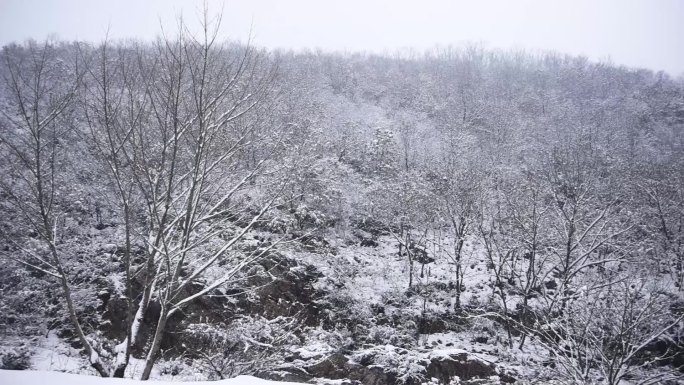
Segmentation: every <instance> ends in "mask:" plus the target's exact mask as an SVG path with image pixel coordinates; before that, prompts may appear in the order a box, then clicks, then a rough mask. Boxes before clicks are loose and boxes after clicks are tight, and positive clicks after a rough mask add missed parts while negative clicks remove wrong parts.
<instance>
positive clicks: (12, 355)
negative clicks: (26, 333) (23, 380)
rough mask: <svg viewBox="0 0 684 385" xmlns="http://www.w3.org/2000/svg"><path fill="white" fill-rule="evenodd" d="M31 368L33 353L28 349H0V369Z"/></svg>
mask: <svg viewBox="0 0 684 385" xmlns="http://www.w3.org/2000/svg"><path fill="white" fill-rule="evenodd" d="M30 367H31V351H30V350H29V349H28V348H26V347H3V348H0V369H6V370H26V369H28V368H30Z"/></svg>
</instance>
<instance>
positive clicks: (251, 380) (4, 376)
mask: <svg viewBox="0 0 684 385" xmlns="http://www.w3.org/2000/svg"><path fill="white" fill-rule="evenodd" d="M46 382H48V383H49V384H50V385H140V384H142V382H141V381H138V380H133V379H130V378H125V379H120V378H102V377H96V376H86V375H79V374H71V373H61V372H48V371H36V370H0V384H3V385H43V384H45V383H46ZM152 383H153V384H154V385H164V384H178V383H179V382H171V381H152ZM182 384H183V385H273V384H277V385H295V383H293V382H277V381H268V380H262V379H260V378H256V377H252V376H238V377H235V378H231V379H228V380H221V381H191V382H182Z"/></svg>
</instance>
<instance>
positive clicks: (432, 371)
mask: <svg viewBox="0 0 684 385" xmlns="http://www.w3.org/2000/svg"><path fill="white" fill-rule="evenodd" d="M495 375H497V373H496V367H495V366H494V365H493V364H488V363H485V362H482V361H480V360H475V359H469V358H468V354H467V353H457V354H452V355H449V356H446V357H434V358H432V359H431V360H430V364H429V365H428V367H427V376H428V378H437V379H438V380H439V381H440V382H441V383H444V384H448V383H450V382H451V380H452V379H453V378H454V377H458V378H460V379H461V380H470V379H472V378H487V377H490V376H495Z"/></svg>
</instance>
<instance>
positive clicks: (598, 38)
mask: <svg viewBox="0 0 684 385" xmlns="http://www.w3.org/2000/svg"><path fill="white" fill-rule="evenodd" d="M208 3H209V7H210V9H212V10H216V11H220V10H221V9H222V8H223V9H224V21H223V28H222V30H221V33H222V35H223V36H225V37H226V38H231V39H240V40H244V39H245V38H246V36H247V35H248V34H249V30H250V26H252V29H253V35H254V37H255V42H256V44H257V45H260V46H265V47H269V48H276V47H277V48H296V49H299V48H323V49H325V50H348V51H355V50H365V51H374V52H392V51H394V50H396V49H402V48H417V49H425V48H432V47H435V46H437V45H439V46H445V45H450V44H451V45H460V44H463V43H465V42H478V43H484V45H485V46H487V47H492V48H525V49H530V50H537V49H542V50H545V49H553V50H556V51H560V52H563V53H571V54H582V55H586V56H588V57H590V58H592V59H594V60H606V59H610V60H611V61H612V62H613V63H616V64H624V65H627V66H630V67H646V68H651V69H654V70H665V71H667V72H669V73H670V74H672V75H675V76H677V75H680V74H684V0H562V1H561V0H558V1H555V0H536V1H535V0H519V1H514V0H510V1H506V0H485V1H483V0H470V1H446V0H421V1H401V0H395V1H390V0H366V1H363V0H344V1H339V0H337V1H333V0H328V1H326V0H318V1H316V0H287V1H286V0H281V1H277V0H226V1H223V0H208ZM224 3H225V4H224ZM201 7H202V1H201V0H200V1H193V0H137V1H136V0H109V1H103V0H0V44H2V45H4V44H6V43H9V42H12V41H23V40H25V39H27V38H35V39H43V38H45V37H46V36H48V35H50V34H56V35H57V36H58V37H60V38H62V39H67V40H73V39H84V40H90V41H100V40H102V39H103V38H104V36H105V33H106V31H107V28H108V26H109V31H110V32H109V34H110V37H112V38H128V37H135V38H143V39H152V38H154V37H155V36H157V35H158V34H159V32H160V23H161V24H162V25H164V26H165V28H168V29H169V30H173V26H174V24H175V20H176V17H177V16H178V15H180V14H181V13H182V14H183V15H184V18H185V19H186V20H188V19H192V20H196V18H197V15H198V10H199V9H200V8H201Z"/></svg>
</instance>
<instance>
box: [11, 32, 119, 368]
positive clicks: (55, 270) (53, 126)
mask: <svg viewBox="0 0 684 385" xmlns="http://www.w3.org/2000/svg"><path fill="white" fill-rule="evenodd" d="M70 51H71V52H72V53H73V54H74V55H73V56H74V57H70V58H64V57H59V56H58V55H57V52H56V47H55V46H54V44H53V43H51V42H50V41H45V42H44V43H43V44H38V43H36V42H28V43H27V44H26V45H25V46H16V45H14V46H9V47H5V48H4V49H3V54H2V61H3V65H4V81H5V90H6V95H7V100H6V102H7V107H6V108H3V109H2V117H3V119H2V125H3V127H2V130H0V135H1V136H0V140H1V145H2V150H1V151H2V155H3V157H4V160H5V162H6V165H9V167H8V168H9V169H8V173H7V174H6V175H4V176H3V178H2V180H1V186H2V190H3V193H4V195H5V196H6V197H8V198H9V202H10V204H11V205H12V206H13V208H14V209H15V210H16V212H18V213H20V215H21V217H22V218H23V219H24V221H25V223H26V224H27V225H28V226H29V227H30V228H31V229H32V230H33V231H34V232H35V233H36V234H37V236H38V238H39V239H40V240H41V242H42V244H43V245H44V247H45V249H46V250H44V251H45V252H43V250H35V251H34V250H31V248H29V247H24V246H22V245H21V244H20V243H19V242H20V241H16V240H10V242H12V243H13V244H14V245H15V246H16V248H18V249H19V250H20V252H19V253H18V255H20V257H15V256H14V254H12V255H8V257H9V258H11V259H14V260H16V261H17V262H19V263H20V264H22V265H24V266H26V267H28V268H30V269H34V270H37V271H40V272H42V273H44V274H46V275H47V276H48V277H52V278H55V279H56V280H57V281H58V282H59V285H60V287H61V291H62V298H63V300H64V305H65V307H66V310H67V313H68V316H69V320H70V322H71V327H72V329H73V332H74V334H75V335H76V337H77V338H78V340H79V342H80V344H81V346H82V347H83V349H84V350H85V353H86V355H87V356H88V359H89V362H90V364H91V365H92V367H93V368H95V370H97V372H98V373H100V374H101V375H102V376H107V375H108V374H109V373H108V370H107V368H106V366H105V364H104V363H103V361H102V360H101V357H100V352H98V351H97V349H96V348H95V347H94V346H93V345H92V344H91V342H90V341H89V339H88V338H87V337H86V332H85V331H84V329H83V327H82V325H81V322H80V321H79V318H78V314H77V309H76V305H75V304H74V300H73V298H72V286H71V282H70V277H69V275H68V272H67V268H66V266H65V260H68V258H69V250H68V248H65V247H63V245H64V243H65V242H64V239H62V238H61V233H60V231H61V230H63V223H64V221H63V220H64V217H66V216H67V212H68V209H69V208H68V205H69V202H68V200H65V197H66V196H67V195H68V194H69V192H70V188H71V187H73V186H72V183H73V181H71V180H69V177H68V175H67V171H68V170H67V161H66V158H67V157H68V156H69V155H68V154H67V152H66V147H67V145H68V140H69V138H70V137H73V133H72V132H71V129H72V127H73V124H72V122H70V119H69V116H70V115H71V112H72V111H73V108H74V106H73V102H74V99H75V98H76V92H77V90H78V87H79V86H80V83H81V79H82V76H83V68H82V66H81V63H80V62H79V61H78V59H77V57H78V55H76V54H75V51H73V50H70ZM75 58H76V59H75ZM67 60H73V61H72V62H69V61H67Z"/></svg>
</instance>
